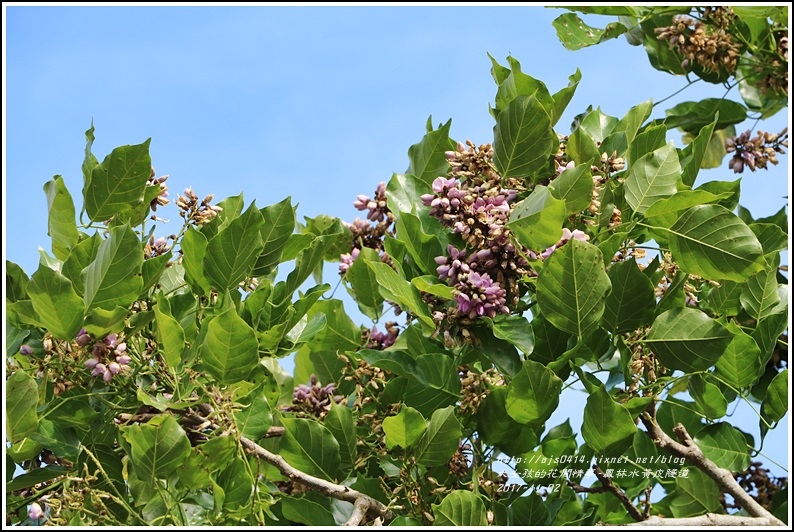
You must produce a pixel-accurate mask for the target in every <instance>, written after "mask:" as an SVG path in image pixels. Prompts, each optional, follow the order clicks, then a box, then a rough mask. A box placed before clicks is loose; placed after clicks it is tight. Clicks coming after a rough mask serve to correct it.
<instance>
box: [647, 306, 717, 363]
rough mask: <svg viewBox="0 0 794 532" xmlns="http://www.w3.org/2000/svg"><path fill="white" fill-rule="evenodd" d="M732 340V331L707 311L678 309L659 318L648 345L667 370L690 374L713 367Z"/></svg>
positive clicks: (653, 327) (655, 322) (650, 332)
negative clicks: (706, 312) (710, 316)
mask: <svg viewBox="0 0 794 532" xmlns="http://www.w3.org/2000/svg"><path fill="white" fill-rule="evenodd" d="M732 339H733V334H731V332H730V331H729V330H728V329H726V328H725V327H724V326H723V325H722V324H720V323H719V322H718V321H717V320H714V319H712V318H709V317H708V316H707V315H706V314H704V313H703V312H701V311H699V310H696V309H692V308H675V309H671V310H668V311H666V312H663V313H662V314H660V315H659V316H657V317H656V319H655V320H654V322H653V325H652V326H651V330H650V331H649V332H648V336H647V337H646V339H645V342H646V344H647V345H648V347H650V348H651V349H652V350H653V352H654V353H655V354H656V356H658V357H659V360H661V361H662V363H663V364H664V365H665V366H666V367H667V368H669V369H680V370H682V371H684V372H686V373H689V372H695V371H702V370H705V369H708V368H709V367H711V366H713V365H714V363H715V362H717V360H719V358H720V357H721V356H722V354H723V353H724V352H725V349H726V348H727V347H728V344H730V342H731V340H732Z"/></svg>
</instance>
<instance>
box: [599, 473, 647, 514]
mask: <svg viewBox="0 0 794 532" xmlns="http://www.w3.org/2000/svg"><path fill="white" fill-rule="evenodd" d="M593 472H595V475H596V477H598V480H600V481H601V485H602V486H603V487H604V488H605V489H606V490H607V491H608V492H609V493H611V494H612V495H614V496H615V497H617V498H618V500H619V501H620V504H622V505H623V507H624V508H625V509H626V511H627V512H629V515H630V516H631V517H632V519H634V520H635V521H642V520H643V519H645V517H644V516H643V515H642V513H640V511H639V510H638V509H637V507H636V506H634V505H633V504H632V503H631V500H630V499H629V498H628V497H627V496H626V494H625V493H624V492H623V490H622V489H620V488H619V487H617V486H615V484H614V483H613V482H612V479H611V478H609V477H608V476H606V474H605V473H604V472H603V471H602V470H601V468H600V467H598V464H593Z"/></svg>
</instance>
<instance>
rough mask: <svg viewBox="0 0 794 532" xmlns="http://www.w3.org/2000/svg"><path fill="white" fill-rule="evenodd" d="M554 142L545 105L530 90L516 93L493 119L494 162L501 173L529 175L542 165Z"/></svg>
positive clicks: (552, 130) (554, 134)
mask: <svg viewBox="0 0 794 532" xmlns="http://www.w3.org/2000/svg"><path fill="white" fill-rule="evenodd" d="M558 142H559V141H558V139H557V134H556V133H555V132H554V129H553V128H552V127H551V118H550V116H549V112H548V109H547V108H546V107H544V106H543V104H542V103H541V102H540V101H539V99H538V98H537V97H536V96H535V95H534V94H533V95H531V96H517V97H516V98H515V99H514V100H513V101H511V102H510V103H509V104H507V107H506V108H505V109H504V111H502V112H501V113H499V116H498V118H497V120H496V128H495V131H494V165H495V166H496V168H497V169H498V170H499V173H500V174H501V175H502V177H517V178H522V177H529V176H531V175H533V174H534V173H535V172H537V171H539V170H541V169H542V168H544V167H545V166H546V162H547V160H548V158H549V156H550V155H552V154H553V153H554V151H556V147H557V144H558Z"/></svg>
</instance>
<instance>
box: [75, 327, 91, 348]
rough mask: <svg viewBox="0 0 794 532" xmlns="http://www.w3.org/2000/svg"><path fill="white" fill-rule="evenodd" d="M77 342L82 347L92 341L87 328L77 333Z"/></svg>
mask: <svg viewBox="0 0 794 532" xmlns="http://www.w3.org/2000/svg"><path fill="white" fill-rule="evenodd" d="M76 342H77V345H79V346H80V347H85V346H87V345H88V344H89V343H91V336H90V335H89V334H88V333H87V332H86V330H85V329H80V332H79V333H77V338H76Z"/></svg>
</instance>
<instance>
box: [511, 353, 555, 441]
mask: <svg viewBox="0 0 794 532" xmlns="http://www.w3.org/2000/svg"><path fill="white" fill-rule="evenodd" d="M562 384H563V382H562V381H561V380H560V378H559V377H557V375H555V374H554V372H553V371H552V370H550V369H549V368H547V367H546V366H544V365H543V364H540V363H539V362H535V361H533V360H525V361H524V362H523V367H522V368H521V371H519V372H518V373H517V374H516V376H515V377H513V380H511V381H510V384H508V385H507V397H506V399H505V410H506V411H507V413H508V415H509V416H510V417H512V418H513V419H514V420H516V421H517V422H518V423H523V424H526V425H531V426H533V427H539V426H541V425H543V424H544V423H545V422H546V420H548V419H549V417H551V415H552V414H553V413H554V411H555V410H556V409H557V406H558V404H559V402H560V392H561V391H562Z"/></svg>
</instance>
